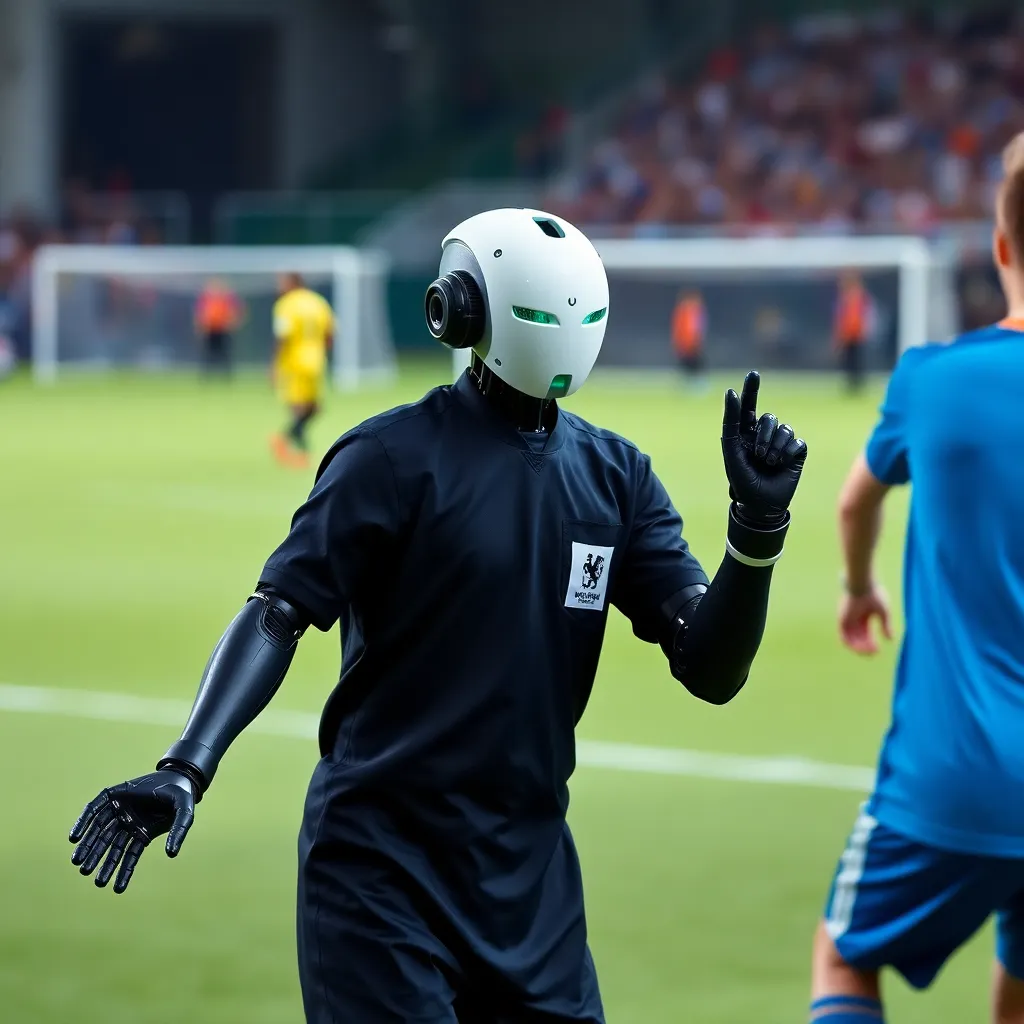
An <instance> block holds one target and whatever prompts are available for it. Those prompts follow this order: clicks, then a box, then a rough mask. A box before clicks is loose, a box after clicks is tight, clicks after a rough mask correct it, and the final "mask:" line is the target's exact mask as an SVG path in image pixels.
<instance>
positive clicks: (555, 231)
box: [533, 217, 565, 238]
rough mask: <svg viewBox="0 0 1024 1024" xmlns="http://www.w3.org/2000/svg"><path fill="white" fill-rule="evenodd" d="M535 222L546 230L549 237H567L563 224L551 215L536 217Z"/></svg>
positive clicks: (542, 229) (545, 232)
mask: <svg viewBox="0 0 1024 1024" xmlns="http://www.w3.org/2000/svg"><path fill="white" fill-rule="evenodd" d="M533 222H534V223H535V224H536V225H537V227H539V228H540V229H541V231H543V232H544V234H545V235H547V236H548V238H565V232H564V231H563V230H562V225H561V224H559V223H558V221H556V220H552V219H551V218H550V217H534V218H533Z"/></svg>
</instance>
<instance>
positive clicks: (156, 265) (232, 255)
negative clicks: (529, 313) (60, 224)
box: [32, 245, 390, 388]
mask: <svg viewBox="0 0 1024 1024" xmlns="http://www.w3.org/2000/svg"><path fill="white" fill-rule="evenodd" d="M284 271H294V272H295V273H299V274H306V275H314V274H317V275H322V276H323V277H329V278H330V279H331V287H332V292H333V299H334V303H335V306H336V307H337V315H338V331H337V335H338V336H337V339H336V345H337V353H336V355H337V358H336V360H335V379H336V383H337V384H338V385H339V386H340V387H342V388H350V387H352V386H354V385H355V384H356V383H357V380H358V378H359V376H360V374H359V370H358V365H359V344H360V331H362V330H364V321H365V318H366V316H367V314H368V311H367V310H366V309H364V308H363V307H364V303H363V288H362V284H363V282H364V280H365V279H367V278H370V277H376V278H380V279H382V278H383V276H384V275H385V274H386V273H387V259H386V256H385V255H384V254H383V253H381V252H379V251H375V250H363V249H356V248H353V247H349V246H301V247H299V246H296V247H292V246H287V247H279V246H259V247H256V246H252V247H246V246H153V247H146V246H115V245H45V246H42V247H40V249H39V250H38V251H37V253H36V255H35V258H34V262H33V268H32V337H33V355H32V363H33V373H34V376H35V378H36V380H38V381H41V382H44V383H50V382H53V381H54V380H56V378H57V372H58V365H59V359H60V352H59V350H58V310H59V294H58V277H59V275H60V274H75V273H77V274H88V275H91V276H94V277H120V278H131V277H141V278H154V277H158V276H161V275H164V276H174V275H182V274H188V275H196V276H210V277H213V276H217V275H231V274H247V273H252V274H274V273H281V272H284ZM376 312H377V314H378V316H377V319H378V320H379V321H383V322H382V323H379V324H378V325H377V327H378V329H381V330H386V312H385V311H383V310H378V311H376ZM269 329H270V327H269V325H268V331H269ZM387 344H388V345H390V336H388V338H387Z"/></svg>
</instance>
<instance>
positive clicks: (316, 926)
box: [297, 761, 604, 1024]
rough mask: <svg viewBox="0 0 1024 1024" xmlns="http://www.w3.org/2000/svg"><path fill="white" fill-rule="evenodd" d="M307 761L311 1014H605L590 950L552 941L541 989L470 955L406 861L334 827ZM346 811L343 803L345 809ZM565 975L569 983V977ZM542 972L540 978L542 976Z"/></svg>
mask: <svg viewBox="0 0 1024 1024" xmlns="http://www.w3.org/2000/svg"><path fill="white" fill-rule="evenodd" d="M330 772H331V769H330V767H329V765H328V763H327V762H325V761H324V762H321V764H320V765H319V766H318V768H317V770H316V772H315V773H314V776H313V780H312V783H311V785H310V791H309V796H308V798H307V801H306V812H305V816H304V820H303V826H302V832H301V834H300V837H299V885H298V914H297V932H298V955H299V980H300V984H301V987H302V1002H303V1007H304V1009H305V1014H306V1021H307V1024H364V1022H365V1024H392V1022H393V1024H604V1015H603V1011H602V1008H601V999H600V995H599V993H598V987H597V975H596V972H595V970H594V963H593V960H592V958H591V957H590V952H589V950H587V949H586V948H585V946H584V947H582V948H583V952H584V956H583V958H582V962H579V959H578V954H577V953H576V952H575V951H573V952H571V953H570V954H569V956H570V957H576V958H577V959H576V962H575V963H568V962H567V961H566V959H565V957H564V956H563V955H562V951H561V950H560V949H558V948H556V949H554V950H552V951H549V952H550V956H549V964H548V965H547V966H546V967H545V971H544V973H545V975H547V974H549V973H550V974H551V975H552V976H554V977H557V978H558V979H559V980H558V983H557V984H556V985H555V986H553V987H552V988H550V989H549V988H547V987H545V992H544V995H543V996H542V997H528V996H524V995H523V994H522V993H521V992H520V991H518V990H517V989H516V987H515V986H514V985H513V983H512V982H511V981H510V980H509V979H507V978H505V977H503V976H502V975H501V973H500V972H499V971H497V970H496V969H495V968H494V967H493V966H490V965H487V964H484V963H482V962H481V961H480V960H479V958H476V957H474V955H473V953H472V951H471V950H470V948H469V944H468V942H467V940H466V937H465V935H464V934H460V931H461V929H460V928H459V927H457V926H455V925H454V924H453V923H452V921H451V919H450V918H449V917H448V916H447V915H446V914H445V913H442V912H441V911H440V909H439V907H438V906H437V904H436V902H435V901H434V900H433V898H432V897H431V896H430V895H428V893H427V892H426V891H425V890H424V888H423V887H422V886H421V885H419V884H418V882H417V879H416V878H414V877H413V876H412V875H411V874H410V873H409V871H408V870H406V869H403V867H401V866H400V865H399V864H398V863H397V861H396V860H395V859H394V858H392V857H391V856H389V855H388V853H387V852H386V851H385V850H383V849H373V848H372V847H371V846H369V845H368V844H367V843H364V842H363V841H362V839H359V838H357V837H356V836H355V835H354V833H352V834H343V833H345V832H346V831H347V830H345V829H343V828H339V827H337V826H338V820H339V817H340V816H339V815H338V814H336V813H335V810H334V809H333V808H332V807H331V806H330V804H328V803H325V800H324V794H325V792H326V789H327V787H328V786H329V776H330ZM347 813H351V811H349V810H348V809H346V814H347ZM566 977H568V978H570V979H571V981H570V982H569V983H568V984H566V983H565V981H564V979H565V978H566ZM543 981H544V982H546V981H547V979H546V978H545V979H543Z"/></svg>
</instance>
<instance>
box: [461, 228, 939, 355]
mask: <svg viewBox="0 0 1024 1024" xmlns="http://www.w3.org/2000/svg"><path fill="white" fill-rule="evenodd" d="M594 244H595V246H596V247H597V250H598V252H599V253H600V254H601V258H602V259H603V261H604V265H605V268H606V269H607V271H608V278H609V285H610V290H611V302H610V304H609V314H608V335H607V336H606V342H605V351H604V352H603V353H602V363H603V364H604V365H605V366H613V365H614V366H615V367H616V368H622V367H631V366H632V367H642V368H646V369H648V370H658V369H667V368H668V367H669V366H670V365H671V353H670V349H669V345H668V336H669V327H668V323H669V317H670V312H671V305H672V303H673V302H674V300H675V298H676V295H677V294H678V291H679V289H680V288H681V287H684V286H686V287H690V286H693V287H701V288H702V287H704V286H708V285H712V284H713V285H714V286H717V287H718V288H719V293H718V299H719V302H718V306H717V309H716V308H715V307H712V308H711V309H710V313H711V321H712V325H711V326H712V331H711V332H710V335H709V336H713V335H714V333H715V332H714V328H715V326H716V325H715V320H716V319H717V320H718V321H719V324H721V322H722V321H723V320H726V319H728V320H729V321H730V322H729V324H728V326H727V327H726V328H723V330H725V331H726V333H727V334H729V335H730V336H729V337H728V338H726V339H725V342H727V343H728V345H726V344H723V346H722V347H723V348H725V347H730V346H731V347H730V356H732V355H735V354H739V353H743V355H742V356H740V358H743V357H745V355H746V353H744V352H743V347H744V346H745V345H749V346H750V348H751V355H753V354H754V353H755V351H756V346H755V345H754V344H753V338H752V336H753V335H754V334H756V328H755V324H754V321H755V320H756V314H757V312H758V311H763V310H765V309H767V308H769V307H772V306H773V305H777V306H778V307H779V309H781V310H782V311H783V313H784V314H787V315H789V314H792V313H793V311H794V308H796V312H797V313H799V312H800V309H799V307H800V305H801V304H802V303H803V300H804V295H805V292H806V293H808V295H807V297H808V299H809V300H810V299H813V300H814V302H815V303H816V308H815V309H814V310H813V311H812V312H813V314H814V315H813V316H812V315H810V314H808V316H807V317H806V318H805V319H806V321H807V322H806V323H801V324H796V325H794V327H793V333H794V335H798V334H799V332H800V330H801V329H802V330H803V332H804V334H805V335H812V334H813V335H814V337H813V339H809V338H804V339H802V341H803V343H804V344H806V345H808V346H810V345H811V344H813V345H816V346H817V347H818V348H819V350H821V349H827V335H828V332H829V329H830V324H829V317H830V314H831V302H832V293H833V290H834V287H835V281H836V279H837V278H838V276H839V275H840V274H841V273H842V272H843V271H847V270H857V271H862V272H864V273H865V275H870V274H876V275H877V274H878V273H879V272H885V271H888V272H889V274H890V275H895V282H893V281H892V280H889V281H888V285H889V291H891V296H889V303H888V305H890V306H891V307H892V315H893V320H894V323H893V325H892V326H893V329H894V333H895V347H896V351H897V353H899V352H902V351H904V350H905V349H907V348H911V347H913V346H917V345H923V344H925V343H926V342H928V341H940V342H941V341H947V340H949V339H950V338H952V337H953V336H954V335H955V334H956V333H957V330H958V313H957V300H956V291H955V278H954V275H955V261H954V259H953V254H952V253H950V252H949V251H948V250H945V249H942V248H940V247H935V246H931V245H929V244H928V243H927V242H926V241H924V240H923V239H922V238H919V237H916V236H906V237H903V236H877V237H871V236H837V237H807V236H802V237H754V238H679V239H641V238H630V239H597V240H595V242H594ZM808 286H810V287H808ZM785 288H789V289H790V293H789V294H788V296H785V297H783V298H780V299H779V301H778V303H775V301H774V300H775V298H776V296H775V295H773V292H778V293H779V294H780V295H781V293H782V291H783V290H784V289H785ZM815 288H816V289H817V292H815ZM870 290H871V289H870V287H869V291H870ZM755 293H756V296H755ZM786 301H788V309H787V307H786ZM709 306H711V303H710V302H709ZM723 307H725V308H724V313H725V314H726V315H722V314H723ZM745 307H749V308H745ZM729 314H731V316H730V315H729ZM815 318H816V319H815ZM790 319H792V320H797V319H799V317H798V316H797V317H794V316H790ZM822 335H825V338H824V340H823V338H822V337H821V336H822ZM719 340H721V339H719ZM797 340H798V341H800V339H797ZM714 342H715V339H714V337H712V343H714ZM468 363H469V353H468V352H464V351H463V352H456V353H454V360H453V365H454V372H455V373H456V374H459V373H461V372H462V370H463V369H464V368H465V367H466V366H467V365H468Z"/></svg>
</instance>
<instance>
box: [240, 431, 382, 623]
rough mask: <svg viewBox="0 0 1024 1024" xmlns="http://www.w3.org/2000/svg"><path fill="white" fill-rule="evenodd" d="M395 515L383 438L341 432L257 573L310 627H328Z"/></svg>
mask: <svg viewBox="0 0 1024 1024" xmlns="http://www.w3.org/2000/svg"><path fill="white" fill-rule="evenodd" d="M400 519H401V509H400V501H399V493H398V484H397V480H396V477H395V474H394V471H393V468H392V464H391V460H390V459H389V457H388V454H387V452H386V450H385V448H384V446H383V444H382V443H381V441H380V440H379V439H378V438H377V436H376V435H375V434H372V433H357V434H353V435H349V436H348V437H346V438H343V439H342V441H341V442H339V444H338V445H337V446H336V448H335V449H334V451H333V455H332V456H331V457H330V460H329V461H328V462H327V463H326V465H325V466H323V467H322V468H321V472H320V475H319V476H318V478H317V481H316V483H315V485H314V486H313V490H312V492H311V493H310V495H309V498H307V500H306V502H305V503H304V504H303V505H302V506H301V507H300V508H299V510H298V511H297V512H296V513H295V515H294V516H293V517H292V525H291V529H290V531H289V533H288V536H287V537H286V538H285V540H284V542H283V543H282V544H281V546H280V547H279V548H278V549H277V550H276V551H275V552H274V553H273V554H272V555H271V556H270V558H269V559H268V560H267V564H266V566H265V567H264V569H263V572H262V573H261V574H260V581H261V582H264V583H270V584H272V585H273V586H275V587H277V588H278V589H279V590H280V591H281V593H282V594H284V595H285V596H287V597H291V598H292V599H293V600H294V601H296V602H297V603H298V604H300V605H301V606H302V607H303V608H304V609H305V610H306V611H307V612H308V613H309V615H310V616H311V619H312V622H313V625H314V626H316V627H317V629H321V630H327V629H330V628H331V626H332V625H333V624H334V622H335V621H336V620H337V618H338V616H339V615H340V614H341V611H342V609H343V607H344V606H345V605H347V604H349V603H351V602H353V601H357V600H358V599H359V597H360V595H361V594H362V593H363V592H364V590H365V588H366V585H367V583H368V581H369V580H370V578H371V577H370V574H371V573H372V572H373V571H374V567H375V566H379V565H380V564H381V562H382V561H384V560H385V559H386V558H387V556H388V553H389V551H390V549H391V547H392V546H393V544H394V542H395V539H396V537H397V536H398V533H399V529H400Z"/></svg>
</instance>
